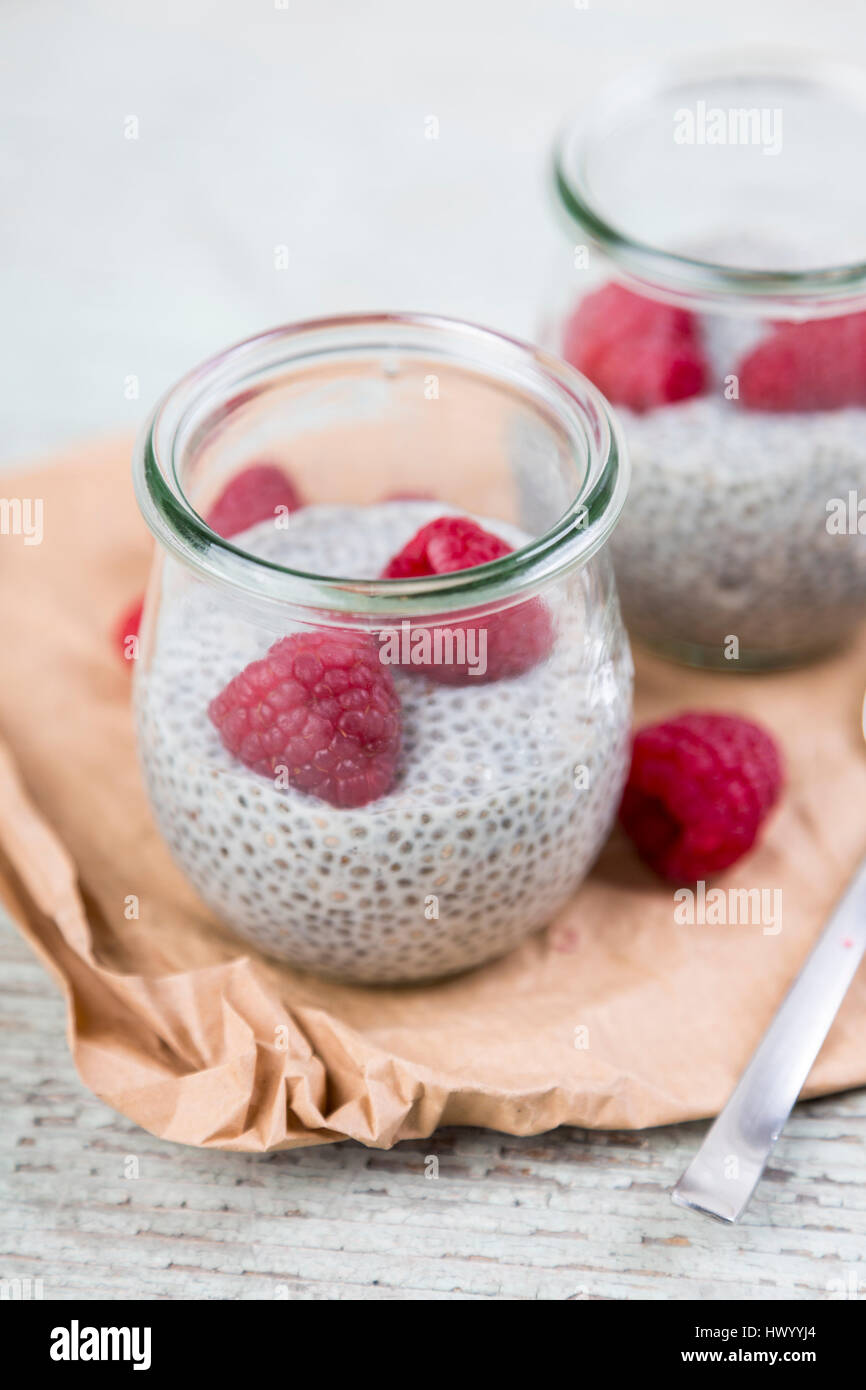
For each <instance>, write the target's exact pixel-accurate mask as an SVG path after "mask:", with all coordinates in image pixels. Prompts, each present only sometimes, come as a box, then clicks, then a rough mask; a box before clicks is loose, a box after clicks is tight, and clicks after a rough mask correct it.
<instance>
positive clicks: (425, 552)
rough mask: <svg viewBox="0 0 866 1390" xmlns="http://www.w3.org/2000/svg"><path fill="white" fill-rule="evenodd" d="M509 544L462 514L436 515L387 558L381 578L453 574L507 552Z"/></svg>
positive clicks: (412, 577)
mask: <svg viewBox="0 0 866 1390" xmlns="http://www.w3.org/2000/svg"><path fill="white" fill-rule="evenodd" d="M511 551H512V547H511V546H510V545H509V544H508V543H507V542H506V541H503V540H500V538H499V536H494V535H493V534H492V532H490V531H485V530H484V529H483V527H481V526H479V525H477V523H476V522H474V521H470V520H469V518H468V517H465V516H440V517H437V518H436V520H435V521H430V522H428V523H427V525H426V526H422V527H421V530H420V531H417V532H416V533H415V535H414V536H413V537H412V539H411V540H409V541H407V542H406V544H405V545H404V546H403V549H402V550H401V551H399V552H398V554H396V555H395V556H394V557H393V559H392V560H390V561H389V562H388V566H387V568H386V569H385V571H384V573H383V575H382V578H383V579H416V578H418V577H420V576H421V575H425V574H453V572H454V571H455V570H469V569H473V568H474V567H475V565H486V564H489V562H490V561H491V560H499V559H501V557H502V556H503V555H510V554H511Z"/></svg>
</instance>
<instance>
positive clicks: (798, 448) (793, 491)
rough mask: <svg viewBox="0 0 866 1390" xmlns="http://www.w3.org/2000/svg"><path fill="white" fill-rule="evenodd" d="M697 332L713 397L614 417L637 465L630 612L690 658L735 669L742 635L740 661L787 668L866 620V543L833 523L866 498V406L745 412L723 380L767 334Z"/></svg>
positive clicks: (622, 554)
mask: <svg viewBox="0 0 866 1390" xmlns="http://www.w3.org/2000/svg"><path fill="white" fill-rule="evenodd" d="M700 327H701V330H702V337H703V342H704V349H705V352H706V356H707V362H708V367H709V371H710V380H709V382H708V388H707V392H706V394H704V395H701V396H695V397H693V398H692V399H690V400H685V401H680V402H676V403H674V404H671V405H663V406H660V407H657V408H655V409H653V410H650V411H648V412H646V413H644V414H637V413H635V412H633V411H630V410H626V409H623V408H620V411H619V413H620V418H621V420H622V423H623V426H624V429H625V432H626V436H627V439H628V443H629V450H630V454H631V460H632V469H633V473H632V486H631V492H630V495H629V500H628V504H627V506H626V508H625V510H624V513H623V516H622V519H621V521H620V525H619V528H618V530H617V533H616V535H615V536H614V538H613V552H614V560H615V565H616V573H617V583H618V586H619V591H620V596H621V599H622V605H623V612H624V615H625V618H626V622H627V623H628V625H629V629H630V631H631V632H632V635H634V636H639V637H641V638H642V639H643V640H645V641H648V642H650V643H651V644H653V645H656V646H659V647H661V648H662V649H666V650H668V651H671V652H672V654H675V655H679V656H682V657H685V658H686V659H689V658H690V657H699V659H701V660H703V661H709V662H711V663H713V664H718V665H720V666H728V665H729V666H731V667H733V668H736V665H737V660H730V657H729V655H728V654H726V647H727V646H728V644H729V641H730V638H731V637H736V638H737V639H738V644H739V651H738V653H737V656H738V659H739V660H741V661H742V663H743V664H744V665H749V664H754V665H756V666H760V665H768V666H769V665H784V664H786V663H787V662H789V661H792V660H795V659H798V658H800V657H803V656H808V655H809V654H811V653H813V652H818V651H821V650H823V649H825V648H829V647H831V646H833V645H835V644H837V643H839V642H840V641H842V640H843V639H844V638H845V636H846V635H847V634H848V633H850V631H851V629H852V627H853V626H854V625H855V624H856V623H857V622H858V621H859V620H860V619H862V618H863V617H864V615H866V538H864V536H863V535H858V534H857V532H856V529H851V528H847V529H846V530H845V531H844V532H841V533H840V530H839V528H838V527H835V528H834V527H833V525H832V524H829V515H830V512H831V511H832V510H833V509H834V507H836V508H842V507H843V506H844V507H845V508H846V509H847V507H848V499H849V497H850V495H851V494H856V496H857V497H858V498H860V497H863V496H864V495H866V491H864V489H866V409H862V408H860V407H851V408H846V409H840V410H818V411H809V412H803V413H794V412H781V413H771V412H765V411H760V410H749V409H746V408H744V407H743V405H742V404H741V402H740V401H738V400H737V399H727V398H726V396H725V388H726V378H728V379H729V377H730V374H731V373H733V372H734V371H735V367H736V364H737V362H738V361H740V360H741V358H742V356H743V355H744V354H745V353H746V352H748V350H749V349H750V347H751V346H753V344H754V343H755V342H756V341H759V340H760V339H761V338H762V337H763V336H764V335H765V334H766V333H767V332H769V331H770V326H769V325H765V324H760V323H756V322H755V321H751V322H748V321H739V322H738V321H736V320H733V319H724V318H722V317H721V316H715V315H708V316H702V318H701V320H700ZM828 509H829V510H828ZM699 648H702V649H703V651H702V652H700V653H699V652H698V649H699ZM729 650H733V651H735V652H736V650H737V649H736V648H732V649H729Z"/></svg>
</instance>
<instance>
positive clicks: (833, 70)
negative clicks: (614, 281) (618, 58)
mask: <svg viewBox="0 0 866 1390" xmlns="http://www.w3.org/2000/svg"><path fill="white" fill-rule="evenodd" d="M761 77H766V78H768V79H774V80H777V81H779V80H781V81H790V82H792V83H797V84H802V85H803V87H804V89H805V88H807V87H808V88H812V89H814V90H816V91H817V90H819V89H821V88H823V89H825V91H826V92H827V93H830V92H832V93H833V94H834V95H835V96H836V97H839V96H844V97H845V98H847V99H848V100H850V102H851V105H852V109H857V110H858V112H859V114H861V115H862V116H863V118H864V122H866V72H864V70H863V69H861V68H858V67H857V66H855V65H853V64H849V63H845V62H841V61H839V60H837V59H831V58H826V57H821V56H816V55H814V54H809V53H804V52H802V51H799V50H794V49H785V48H776V47H771V48H767V47H764V46H751V47H748V48H741V49H733V50H724V51H712V52H709V53H704V54H700V53H698V54H690V55H688V56H687V57H685V58H684V57H676V58H673V59H669V60H666V61H663V62H658V63H652V64H644V65H642V66H640V67H639V68H638V69H636V70H635V71H634V72H632V73H630V74H628V75H626V76H625V77H623V78H619V79H617V80H616V81H614V82H611V83H609V84H607V85H606V86H605V87H604V88H603V89H602V91H601V92H600V93H599V94H598V96H597V97H596V99H595V100H594V101H593V102H592V103H591V104H590V105H589V106H588V107H587V108H583V109H581V110H580V111H579V112H577V113H575V114H574V115H573V116H572V117H570V118H569V119H568V120H566V121H565V123H564V124H563V126H562V127H561V129H560V132H559V134H558V136H557V137H556V139H555V141H554V147H553V158H552V177H553V187H554V193H555V198H556V203H557V207H558V211H559V212H560V214H563V213H564V215H565V217H566V219H567V222H568V225H569V226H570V228H572V229H573V228H574V226H575V224H576V225H577V226H578V227H579V228H580V230H581V231H582V232H583V233H585V234H586V235H587V237H588V238H589V240H590V243H591V244H593V245H594V246H595V247H596V248H597V249H598V250H599V251H601V252H603V253H604V254H605V255H607V256H608V257H609V258H610V259H611V260H612V261H613V262H614V263H615V264H616V265H617V267H618V268H619V269H620V270H621V271H622V273H623V274H624V275H625V276H626V277H627V278H629V279H631V280H633V281H634V282H636V283H637V284H639V285H642V286H644V287H645V288H649V289H652V290H653V291H654V292H656V293H658V294H660V295H661V296H662V297H664V298H668V299H671V300H684V301H689V302H691V303H692V304H695V302H696V301H698V302H701V303H702V304H703V305H704V306H705V307H707V308H711V309H716V310H718V309H719V308H724V307H725V302H726V301H730V300H731V299H732V298H733V297H735V296H736V297H739V298H740V299H742V300H745V301H746V302H747V305H748V308H749V310H750V311H754V312H757V311H758V310H759V309H766V310H767V311H768V312H772V313H774V314H777V315H779V316H781V317H799V316H802V315H803V314H805V313H808V314H809V315H815V316H819V315H822V314H826V315H832V314H839V313H844V312H851V311H852V310H853V309H855V308H858V307H862V306H863V304H864V302H866V259H863V260H856V261H848V262H843V263H840V264H828V265H819V266H814V267H811V268H806V269H803V270H773V269H748V268H743V267H738V266H736V265H731V264H726V263H725V262H723V261H717V260H712V259H703V258H701V257H699V256H689V255H684V254H680V253H678V252H673V251H669V250H666V249H665V248H664V247H663V246H659V245H655V244H653V243H652V242H650V241H643V240H641V239H640V237H635V236H631V235H630V234H628V233H627V232H625V231H624V230H623V229H622V228H621V227H618V226H617V225H616V224H615V222H614V221H613V220H612V219H611V218H608V217H607V216H605V214H604V213H603V212H602V210H601V209H600V208H599V207H598V206H597V204H596V203H595V201H594V199H593V196H592V192H591V190H590V188H589V187H588V184H587V181H586V178H585V173H586V169H585V160H586V156H587V153H588V150H589V148H590V145H591V142H592V141H593V140H594V139H597V138H598V137H599V136H601V135H603V134H604V132H605V130H608V129H610V126H611V123H612V122H614V121H619V120H621V119H622V117H623V115H624V114H625V113H626V112H627V111H628V110H629V109H634V108H636V107H638V106H640V105H641V104H643V103H645V102H647V101H648V100H651V99H652V98H654V97H660V96H662V95H664V94H665V93H667V92H673V91H675V90H676V88H677V87H680V86H683V85H688V86H693V85H694V84H695V83H696V82H700V81H706V82H708V83H709V82H713V81H719V82H721V81H726V80H727V81H732V80H734V79H738V78H740V79H741V78H758V79H759V78H761Z"/></svg>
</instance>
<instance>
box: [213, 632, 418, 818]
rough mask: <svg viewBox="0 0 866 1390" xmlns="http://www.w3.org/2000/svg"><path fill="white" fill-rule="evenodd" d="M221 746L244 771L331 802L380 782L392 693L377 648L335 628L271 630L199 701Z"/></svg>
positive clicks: (394, 702)
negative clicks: (265, 647) (266, 644)
mask: <svg viewBox="0 0 866 1390" xmlns="http://www.w3.org/2000/svg"><path fill="white" fill-rule="evenodd" d="M208 714H209V716H210V719H211V721H212V723H213V724H214V725H215V727H216V729H217V730H218V732H219V736H220V738H221V739H222V742H223V745H224V747H225V748H227V749H228V751H229V752H230V753H232V754H233V755H234V756H235V757H236V758H239V759H240V761H241V762H242V763H244V764H245V765H246V766H247V767H249V768H252V770H253V772H259V773H261V774H262V776H264V777H276V776H278V775H279V773H280V770H281V769H285V772H284V774H283V775H284V776H285V777H286V779H287V780H288V782H289V783H290V784H291V785H292V786H293V787H297V788H298V789H299V790H300V791H304V792H309V793H310V794H311V795H312V796H317V797H319V798H320V799H321V800H322V801H329V802H330V803H331V805H332V806H344V807H348V806H364V805H366V804H367V802H368V801H375V800H376V798H377V797H380V796H384V795H385V793H386V792H387V791H389V790H390V788H391V785H392V783H393V781H394V776H395V772H396V768H397V760H398V757H399V754H400V736H401V717H400V701H399V698H398V695H397V692H396V690H395V689H394V679H393V676H392V675H391V672H390V671H389V670H388V668H387V667H386V666H383V665H382V663H381V661H380V659H379V648H378V646H377V645H376V643H375V642H374V641H373V640H372V638H370V637H368V636H367V635H366V634H364V633H356V632H350V631H347V630H345V629H336V630H334V631H325V630H324V629H318V630H315V631H305V632H299V633H295V634H293V635H292V636H291V637H281V638H280V640H279V641H278V642H275V643H274V645H273V646H272V647H271V648H270V649H269V651H268V652H266V654H265V656H264V657H262V659H261V660H260V661H253V662H251V663H250V665H249V666H246V667H245V668H244V670H243V671H241V672H240V673H239V674H238V675H237V676H235V677H234V678H233V679H232V680H230V681H229V683H228V685H227V686H226V687H225V689H224V690H222V691H221V692H220V693H219V695H217V696H216V698H215V699H213V700H212V701H211V703H210V705H209V706H208Z"/></svg>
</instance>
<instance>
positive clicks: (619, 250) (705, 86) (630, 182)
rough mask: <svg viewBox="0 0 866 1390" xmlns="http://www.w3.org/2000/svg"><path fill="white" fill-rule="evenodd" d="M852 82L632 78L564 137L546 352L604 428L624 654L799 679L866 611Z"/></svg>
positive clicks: (733, 62)
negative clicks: (617, 426)
mask: <svg viewBox="0 0 866 1390" xmlns="http://www.w3.org/2000/svg"><path fill="white" fill-rule="evenodd" d="M864 148H866V81H864V77H863V75H862V74H859V73H857V74H855V73H850V72H848V71H847V70H846V69H844V68H840V67H838V66H836V65H828V64H826V63H818V62H811V61H806V60H798V61H797V62H793V61H792V60H791V59H790V58H785V57H773V56H772V55H770V56H768V55H765V54H755V55H750V56H742V55H740V56H739V57H721V58H720V57H715V58H712V59H705V60H700V61H698V60H697V59H695V58H694V57H690V58H689V59H688V62H687V63H685V64H679V63H677V64H673V65H670V66H667V67H663V68H659V69H654V70H651V71H645V72H644V73H643V74H641V75H639V76H637V77H636V78H633V79H629V80H628V81H626V82H625V83H622V84H619V85H618V86H615V87H614V88H612V89H610V90H609V91H608V92H607V93H606V94H605V95H604V96H603V97H602V98H601V99H600V100H599V101H598V102H597V103H596V104H595V106H594V107H593V109H592V110H590V111H589V112H588V113H586V115H585V116H584V117H582V118H580V119H578V120H574V121H572V122H570V123H569V124H568V125H567V127H566V128H565V130H564V132H563V133H562V135H561V138H560V139H559V141H558V143H557V147H556V151H555V158H554V175H555V185H556V197H557V205H558V209H559V213H560V214H561V215H562V216H563V217H564V220H565V223H566V226H567V228H568V233H569V245H568V247H567V248H566V246H565V244H564V243H563V250H562V254H561V259H560V263H559V266H558V269H557V271H556V276H555V280H556V283H555V287H554V290H553V293H552V295H551V297H550V303H549V306H548V309H547V311H546V313H545V316H544V322H543V327H542V331H541V335H540V336H541V340H542V341H543V342H545V344H546V345H548V346H549V347H550V348H551V349H552V350H555V351H559V352H560V353H562V355H563V356H564V357H565V358H566V359H567V360H568V361H569V362H571V363H572V364H573V365H575V366H577V367H579V368H580V369H581V370H582V371H583V372H584V373H585V374H586V375H588V376H589V377H590V378H591V379H592V380H593V381H594V382H595V384H596V385H598V386H599V388H600V389H601V390H602V391H604V393H605V394H606V396H607V398H608V399H609V400H610V402H611V404H612V405H613V406H614V408H615V409H616V411H617V414H618V415H619V417H620V420H621V423H622V426H623V430H624V433H625V435H626V439H627V441H628V445H629V453H630V457H631V464H632V471H633V477H632V486H631V491H630V494H629V501H628V505H627V507H626V509H625V512H624V515H623V519H622V522H621V524H620V526H619V527H618V529H617V534H616V537H615V540H614V546H613V553H614V563H615V567H616V573H617V583H618V587H619V591H620V598H621V601H622V606H623V613H624V616H625V620H626V625H627V627H628V629H629V632H630V634H631V635H632V636H633V637H635V638H638V639H640V640H642V641H644V642H646V643H648V644H650V645H651V646H652V647H654V648H656V649H658V650H659V651H661V652H662V653H665V654H667V655H669V656H672V657H675V658H678V659H681V660H684V661H686V662H689V663H692V664H696V665H707V666H712V667H719V668H725V669H730V670H736V669H743V668H747V669H761V668H767V667H775V666H785V665H790V664H794V663H796V662H798V661H800V660H802V659H806V658H809V657H812V656H815V655H818V654H820V653H822V652H824V651H826V650H827V649H829V648H831V647H833V646H835V645H837V644H839V643H840V642H842V641H843V640H844V639H845V638H846V637H847V636H848V635H849V634H850V633H851V631H852V629H853V627H854V626H855V625H856V624H857V623H858V622H859V621H860V620H861V619H862V618H863V616H864V614H866V539H864V536H866V183H864V180H863V178H862V177H861V174H862V160H863V149H864Z"/></svg>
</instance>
